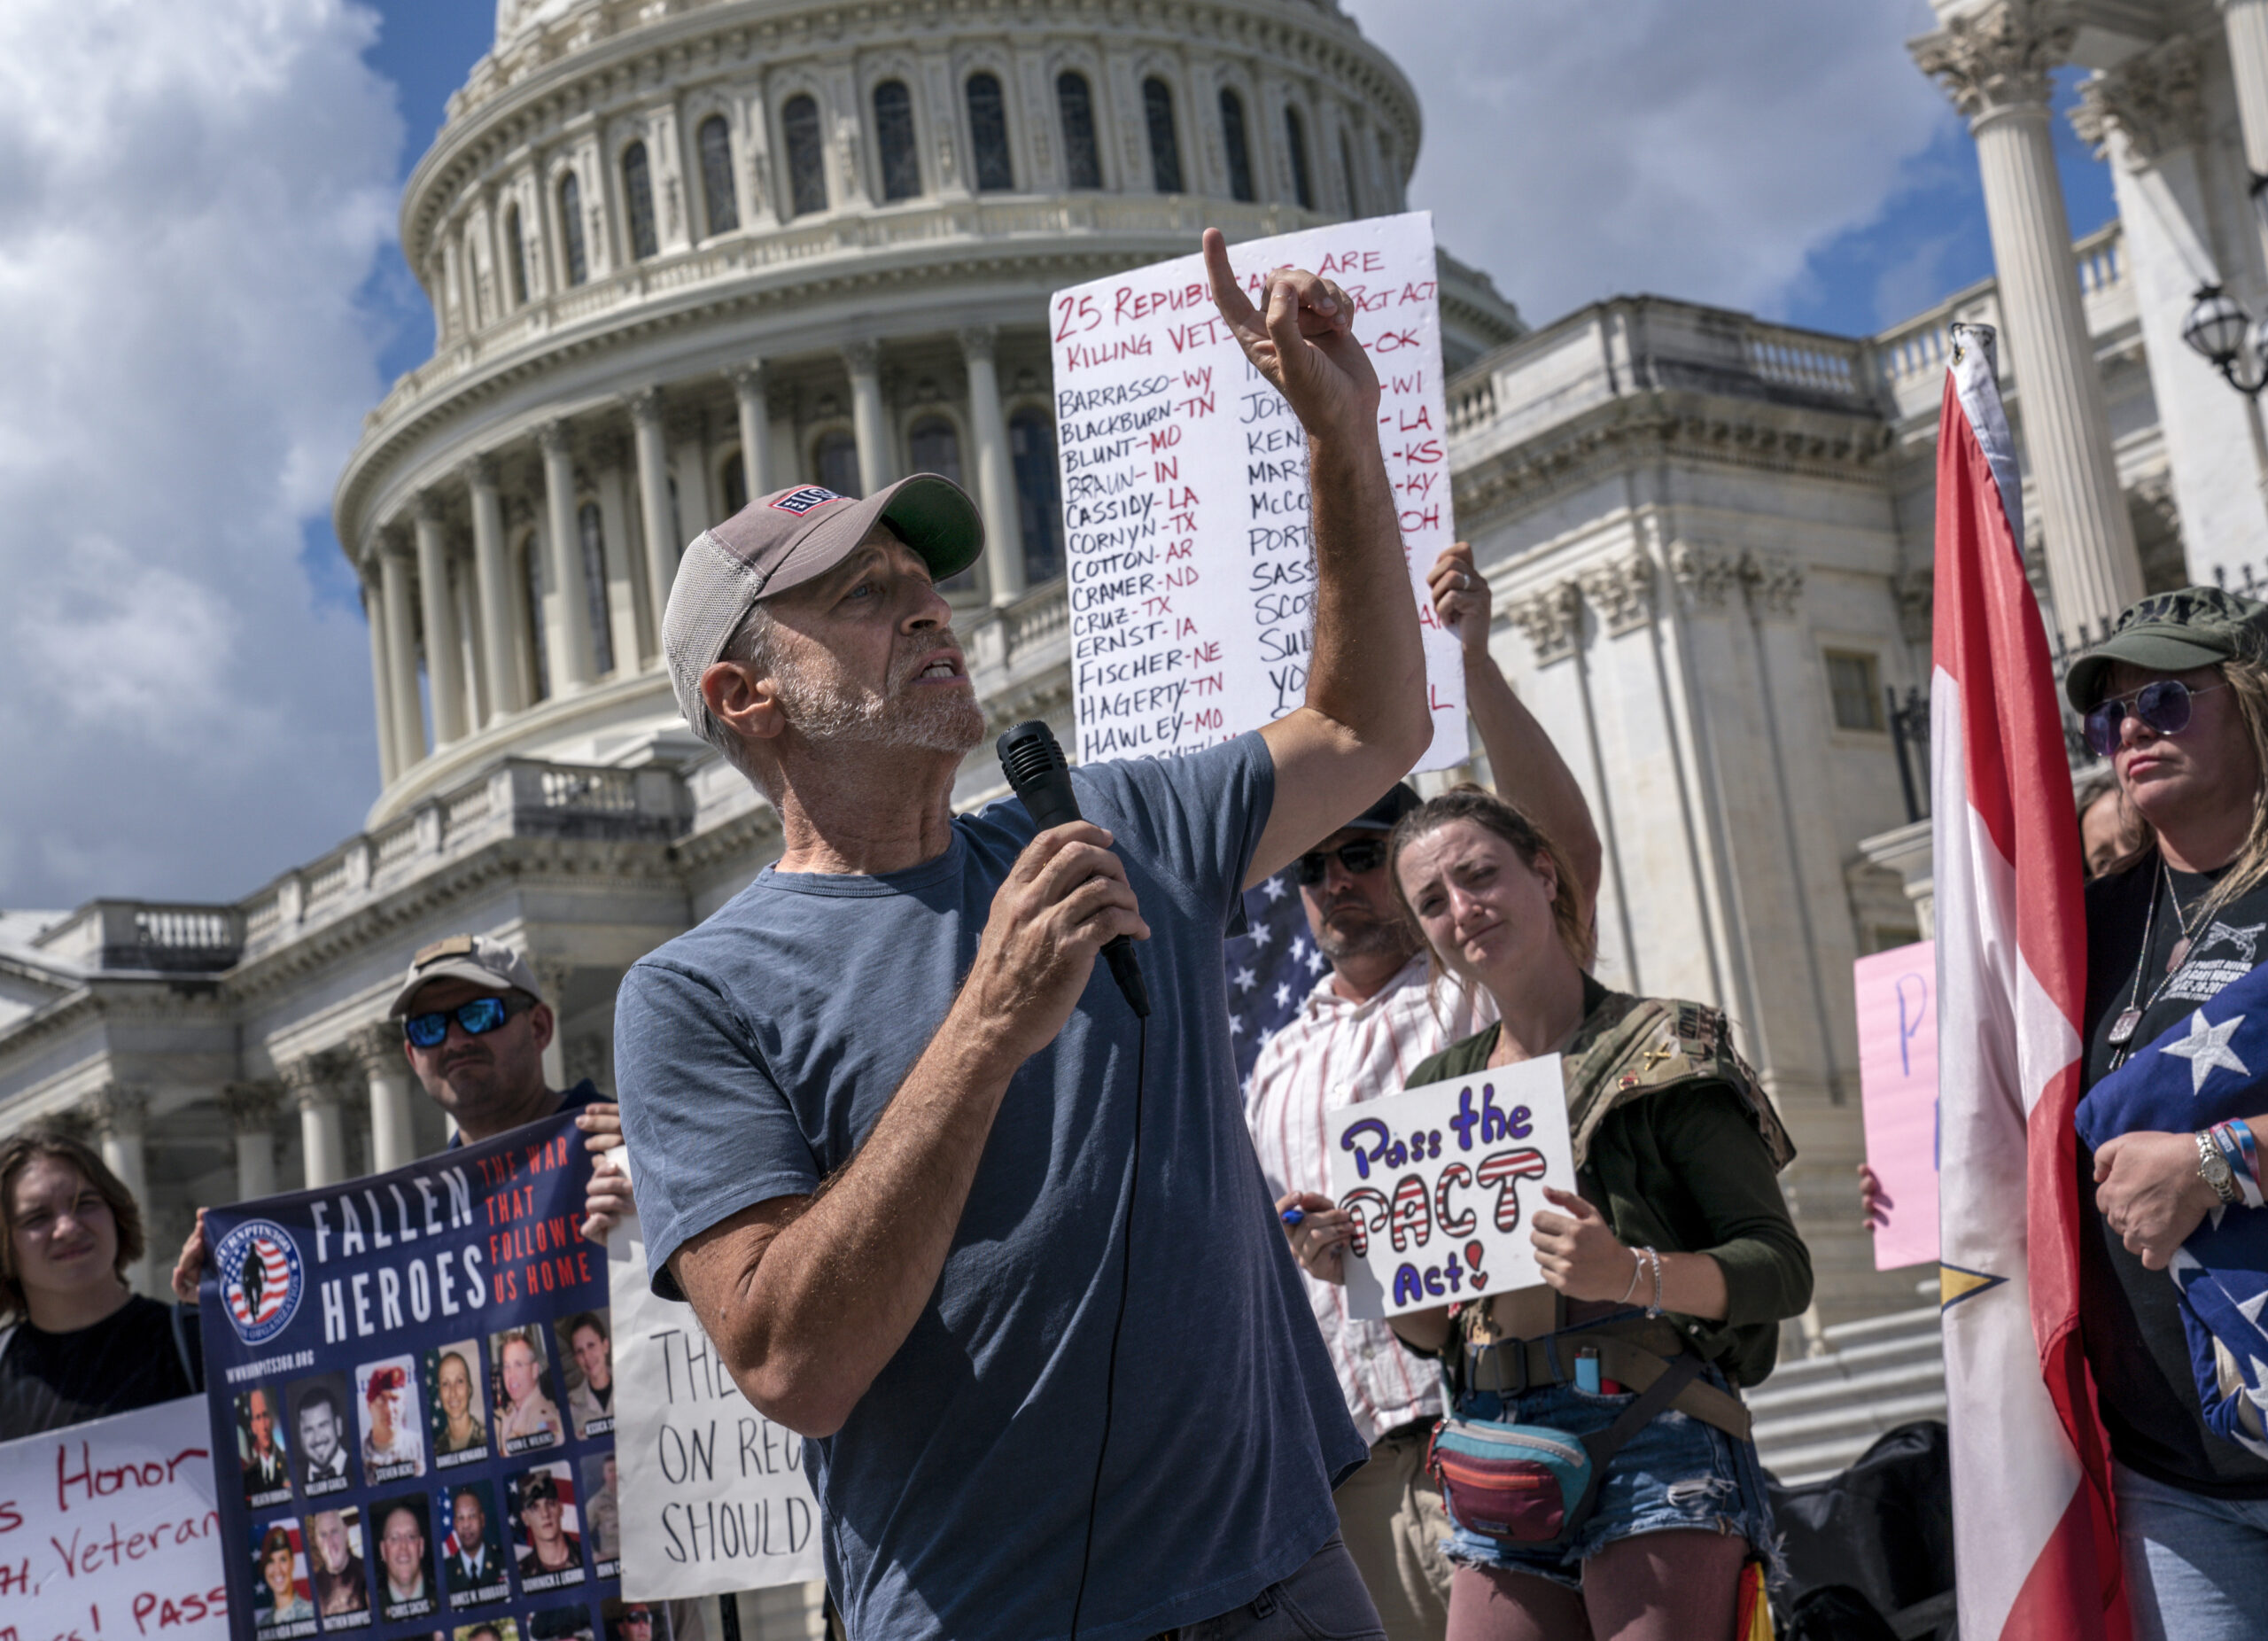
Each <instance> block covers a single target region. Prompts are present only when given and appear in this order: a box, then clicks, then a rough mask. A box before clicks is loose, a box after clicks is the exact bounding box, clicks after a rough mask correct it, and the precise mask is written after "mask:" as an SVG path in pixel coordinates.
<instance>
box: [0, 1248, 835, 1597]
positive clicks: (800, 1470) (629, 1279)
mask: <svg viewBox="0 0 2268 1641" xmlns="http://www.w3.org/2000/svg"><path fill="white" fill-rule="evenodd" d="M606 1263H607V1278H608V1282H609V1287H610V1298H611V1302H612V1307H613V1312H614V1383H615V1394H614V1408H615V1426H614V1450H615V1463H616V1465H617V1467H618V1468H619V1470H620V1473H621V1474H620V1491H621V1498H622V1598H623V1599H624V1600H625V1601H664V1600H677V1599H681V1598H686V1597H688V1596H713V1595H723V1594H725V1593H726V1591H728V1590H766V1589H769V1588H771V1587H772V1586H773V1585H775V1584H800V1583H806V1582H808V1581H810V1580H812V1579H816V1578H824V1577H825V1576H826V1572H825V1569H824V1568H823V1567H821V1566H820V1563H819V1501H818V1500H817V1499H816V1498H815V1497H812V1489H811V1482H810V1481H809V1479H808V1478H806V1477H805V1475H804V1438H803V1437H801V1436H799V1435H796V1433H795V1432H794V1431H792V1430H789V1429H787V1428H785V1427H782V1426H780V1425H775V1424H773V1422H772V1421H771V1420H770V1419H766V1418H765V1416H764V1415H763V1414H761V1413H759V1412H757V1411H756V1409H755V1408H754V1407H752V1406H751V1405H750V1404H749V1401H748V1398H747V1397H745V1396H742V1394H741V1392H740V1388H739V1387H738V1386H737V1385H735V1384H734V1382H733V1378H732V1375H731V1373H728V1372H726V1368H725V1364H724V1360H723V1358H722V1357H720V1356H719V1355H718V1352H717V1348H716V1347H715V1346H714V1345H712V1344H711V1343H710V1342H709V1336H708V1335H707V1334H704V1333H703V1332H702V1331H701V1324H700V1323H699V1322H698V1321H696V1320H695V1319H694V1315H693V1307H692V1306H690V1305H681V1304H674V1303H671V1302H670V1301H669V1300H666V1299H656V1297H655V1296H654V1292H653V1289H652V1287H650V1286H649V1284H648V1282H647V1279H646V1235H645V1232H644V1230H643V1229H642V1228H641V1226H640V1225H639V1223H638V1221H637V1218H636V1217H634V1216H633V1217H631V1218H630V1219H628V1220H627V1221H625V1223H623V1224H621V1225H617V1226H616V1227H615V1228H614V1230H613V1231H612V1232H611V1233H610V1234H609V1235H608V1237H607V1250H606ZM0 1641H4V1638H0Z"/></svg>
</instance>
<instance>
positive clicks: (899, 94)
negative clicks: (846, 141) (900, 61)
mask: <svg viewBox="0 0 2268 1641" xmlns="http://www.w3.org/2000/svg"><path fill="white" fill-rule="evenodd" d="M874 147H875V149H876V151H877V152H879V153H880V154H881V156H882V198H883V199H884V200H885V201H888V200H892V199H912V198H916V197H917V196H919V195H920V192H921V157H920V155H919V154H917V153H916V152H914V150H913V93H912V92H911V91H908V90H907V89H905V81H903V80H885V81H883V82H882V83H881V84H880V85H878V86H876V87H875V88H874Z"/></svg>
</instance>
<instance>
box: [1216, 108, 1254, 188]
mask: <svg viewBox="0 0 2268 1641" xmlns="http://www.w3.org/2000/svg"><path fill="white" fill-rule="evenodd" d="M1221 142H1222V144H1223V147H1225V148H1226V149H1227V150H1228V155H1229V194H1230V197H1231V198H1236V199H1241V200H1243V201H1245V202H1246V203H1247V205H1248V204H1250V203H1251V202H1252V201H1253V200H1254V199H1255V198H1258V197H1259V196H1258V195H1256V194H1254V192H1253V189H1252V144H1251V142H1250V140H1249V139H1248V138H1247V137H1246V136H1245V130H1244V98H1242V97H1239V96H1238V95H1237V94H1236V93H1235V92H1234V91H1232V90H1231V89H1229V88H1227V87H1226V86H1223V87H1222V88H1221Z"/></svg>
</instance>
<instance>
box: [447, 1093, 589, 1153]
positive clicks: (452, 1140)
mask: <svg viewBox="0 0 2268 1641" xmlns="http://www.w3.org/2000/svg"><path fill="white" fill-rule="evenodd" d="M607 1103H608V1100H607V1097H606V1096H605V1095H604V1094H602V1093H599V1085H597V1084H596V1083H594V1082H593V1081H591V1079H590V1078H589V1077H585V1078H584V1079H583V1080H582V1081H581V1082H579V1083H578V1084H576V1085H575V1086H574V1087H572V1088H568V1089H563V1090H561V1091H560V1094H559V1109H558V1110H556V1111H554V1112H553V1113H552V1114H551V1115H552V1116H566V1115H567V1114H568V1113H569V1112H571V1111H579V1110H581V1109H582V1108H584V1107H585V1106H595V1105H605V1104H607ZM536 1120H537V1121H539V1122H541V1121H544V1120H545V1119H543V1118H541V1117H539V1118H537V1119H536ZM463 1143H464V1136H463V1135H462V1134H451V1135H450V1136H449V1149H450V1150H452V1151H454V1150H455V1149H456V1148H457V1147H459V1146H461V1145H462V1144H463Z"/></svg>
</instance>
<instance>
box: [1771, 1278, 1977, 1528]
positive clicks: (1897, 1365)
mask: <svg viewBox="0 0 2268 1641" xmlns="http://www.w3.org/2000/svg"><path fill="white" fill-rule="evenodd" d="M1823 1337H1824V1342H1825V1344H1826V1346H1827V1349H1826V1351H1825V1353H1824V1354H1822V1355H1820V1356H1814V1357H1796V1358H1794V1359H1793V1360H1789V1361H1783V1362H1782V1363H1781V1364H1780V1365H1779V1367H1778V1368H1777V1369H1776V1370H1775V1372H1774V1373H1773V1375H1772V1377H1771V1378H1770V1379H1768V1380H1766V1381H1765V1382H1764V1383H1763V1384H1762V1385H1760V1386H1759V1387H1758V1388H1756V1389H1754V1390H1751V1391H1749V1392H1747V1393H1746V1394H1747V1401H1748V1405H1749V1408H1750V1411H1751V1412H1753V1413H1754V1414H1755V1416H1756V1447H1757V1451H1758V1453H1759V1456H1760V1457H1761V1458H1763V1460H1764V1465H1765V1468H1767V1470H1769V1471H1771V1472H1772V1474H1774V1475H1775V1476H1777V1477H1779V1479H1780V1480H1781V1481H1782V1482H1784V1483H1786V1484H1787V1485H1789V1486H1790V1487H1795V1486H1800V1485H1801V1484H1803V1483H1804V1482H1816V1481H1820V1480H1822V1479H1823V1478H1825V1477H1827V1476H1830V1475H1833V1474H1835V1473H1836V1472H1837V1471H1838V1470H1841V1469H1843V1468H1844V1467H1845V1466H1847V1465H1849V1464H1851V1463H1852V1461H1853V1460H1855V1459H1856V1458H1858V1457H1859V1456H1860V1454H1862V1453H1864V1452H1865V1451H1866V1450H1867V1449H1868V1447H1870V1446H1872V1445H1873V1444H1874V1442H1875V1439H1876V1437H1878V1436H1880V1435H1883V1434H1884V1432H1885V1431H1889V1430H1891V1429H1894V1428H1896V1427H1898V1426H1899V1425H1902V1424H1907V1423H1910V1422H1912V1421H1913V1420H1915V1419H1943V1418H1944V1417H1945V1416H1946V1373H1945V1349H1944V1343H1943V1340H1942V1337H1941V1335H1940V1334H1939V1332H1938V1311H1937V1308H1936V1307H1935V1306H1923V1307H1920V1308H1917V1309H1915V1310H1901V1311H1898V1312H1895V1313H1893V1314H1891V1315H1889V1316H1880V1317H1870V1318H1867V1319H1866V1320H1865V1321H1861V1322H1844V1323H1838V1324H1837V1325H1836V1326H1832V1327H1829V1328H1828V1329H1827V1330H1826V1333H1825V1334H1824V1336H1823Z"/></svg>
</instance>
